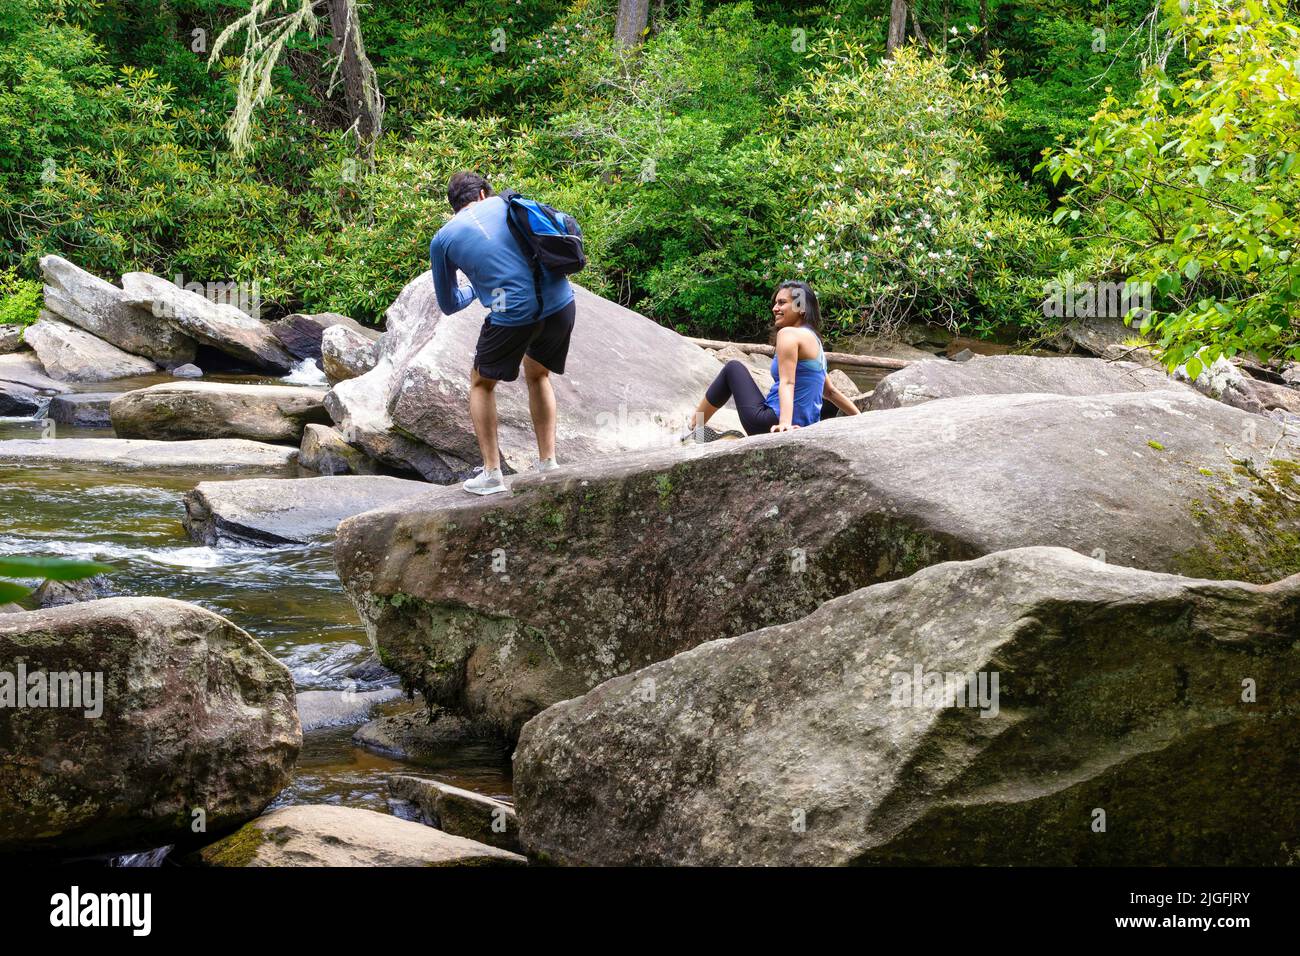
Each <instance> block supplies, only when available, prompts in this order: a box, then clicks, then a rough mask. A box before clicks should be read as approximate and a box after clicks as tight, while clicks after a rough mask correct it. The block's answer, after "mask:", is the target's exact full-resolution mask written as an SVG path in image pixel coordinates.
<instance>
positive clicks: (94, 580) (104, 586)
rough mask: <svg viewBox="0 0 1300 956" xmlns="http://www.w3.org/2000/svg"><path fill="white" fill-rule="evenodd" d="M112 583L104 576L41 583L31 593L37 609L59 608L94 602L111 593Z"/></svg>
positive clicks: (97, 575)
mask: <svg viewBox="0 0 1300 956" xmlns="http://www.w3.org/2000/svg"><path fill="white" fill-rule="evenodd" d="M112 588H113V582H112V581H111V580H109V577H108V575H106V574H96V575H94V576H93V577H89V578H82V579H80V580H77V581H42V582H41V584H40V586H39V587H37V589H36V590H35V591H34V592H32V596H33V598H34V599H35V601H36V606H37V607H59V606H60V605H63V604H76V603H77V602H78V601H95V600H98V599H99V598H102V597H106V596H107V595H108V594H109V593H111V591H112Z"/></svg>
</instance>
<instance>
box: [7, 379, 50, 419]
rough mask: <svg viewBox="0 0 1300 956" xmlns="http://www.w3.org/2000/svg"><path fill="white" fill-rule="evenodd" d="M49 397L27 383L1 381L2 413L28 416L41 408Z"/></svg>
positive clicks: (16, 416) (18, 416)
mask: <svg viewBox="0 0 1300 956" xmlns="http://www.w3.org/2000/svg"><path fill="white" fill-rule="evenodd" d="M46 401H47V397H46V396H44V395H42V394H41V393H40V392H38V391H36V390H35V389H33V388H28V387H27V386H26V385H19V384H17V383H16V382H0V415H11V416H13V417H15V418H27V417H29V416H31V415H35V414H36V413H37V412H39V411H40V410H41V406H42V405H44V404H45V403H46Z"/></svg>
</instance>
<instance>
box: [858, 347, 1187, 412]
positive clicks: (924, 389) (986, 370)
mask: <svg viewBox="0 0 1300 956" xmlns="http://www.w3.org/2000/svg"><path fill="white" fill-rule="evenodd" d="M1186 387H1187V386H1184V385H1182V384H1181V383H1179V382H1176V381H1174V380H1173V379H1171V378H1170V377H1169V376H1168V375H1166V374H1165V373H1164V372H1163V371H1160V370H1159V369H1152V368H1147V367H1145V366H1142V365H1138V364H1137V363H1135V362H1107V361H1105V360H1103V359H1097V358H1081V357H1074V356H1068V357H1067V356H1062V357H1060V358H1044V357H1041V356H1035V355H989V356H984V357H981V358H975V359H972V360H971V361H969V362H949V361H945V360H943V359H930V360H928V361H923V362H917V363H916V364H914V365H909V366H908V367H907V368H905V369H900V370H899V371H897V372H892V373H890V374H889V375H887V376H885V378H884V379H883V380H882V381H881V382H880V384H879V385H877V386H876V389H875V394H873V395H872V396H871V402H870V403H869V405H868V406H867V407H868V408H869V409H870V410H872V411H880V410H883V409H888V408H903V407H905V406H908V405H919V404H921V403H922V402H932V401H934V400H936V399H940V398H960V397H962V396H966V395H1015V394H1027V393H1031V392H1032V393H1043V394H1049V395H1109V394H1115V393H1118V392H1141V391H1151V390H1158V391H1171V390H1172V391H1181V390H1182V389H1184V388H1186Z"/></svg>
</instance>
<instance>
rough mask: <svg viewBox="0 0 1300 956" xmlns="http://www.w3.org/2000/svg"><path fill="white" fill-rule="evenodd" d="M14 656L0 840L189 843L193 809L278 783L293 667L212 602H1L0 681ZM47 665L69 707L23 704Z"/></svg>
mask: <svg viewBox="0 0 1300 956" xmlns="http://www.w3.org/2000/svg"><path fill="white" fill-rule="evenodd" d="M19 668H22V669H23V671H24V672H25V674H26V685H23V684H22V683H19V685H18V686H19V688H20V689H21V691H22V692H24V693H25V695H26V703H25V705H18V706H15V705H14V704H13V702H12V701H9V700H6V704H5V716H4V719H3V720H0V754H4V759H3V760H0V852H5V853H13V852H22V851H45V852H51V853H60V854H73V853H91V852H113V853H126V852H130V851H133V850H143V849H149V848H152V847H157V846H162V845H165V844H187V843H192V841H193V840H194V838H195V828H194V824H195V822H196V821H199V822H202V823H203V825H204V826H205V827H206V830H207V833H209V834H219V833H222V832H226V831H229V830H231V829H233V828H235V827H237V826H239V825H240V824H242V823H243V822H244V821H246V820H249V819H251V818H253V817H255V816H256V815H257V814H258V813H259V812H261V810H262V809H263V808H264V807H265V806H266V805H267V804H268V803H269V802H270V801H271V799H272V798H273V797H274V796H275V795H276V794H277V793H278V792H279V791H280V790H281V789H282V788H283V787H284V786H285V785H286V784H287V783H288V782H289V774H290V771H291V769H292V767H293V764H294V761H295V760H296V759H297V755H298V748H299V745H300V743H301V732H300V731H299V728H298V716H297V712H296V711H295V709H294V694H293V680H292V678H291V677H290V675H289V671H288V669H287V668H285V666H284V665H283V664H281V663H280V662H278V661H277V660H275V658H273V657H272V656H271V655H270V654H268V653H267V652H266V651H265V650H263V649H262V647H261V645H260V644H258V643H257V641H255V640H254V639H253V638H252V637H250V636H249V635H248V634H247V633H246V632H244V631H242V630H240V629H239V628H238V627H236V626H235V625H233V624H231V623H230V622H229V621H227V620H226V619H225V618H223V617H220V616H219V615H217V614H214V613H212V612H211V611H207V610H204V609H203V608H200V607H197V606H195V605H192V604H186V603H184V602H182V601H174V600H171V599H170V598H142V597H117V598H106V599H104V600H100V601H87V602H83V603H77V604H69V605H65V606H62V607H55V608H50V609H47V610H42V611H31V612H24V613H18V614H5V615H0V672H3V673H0V695H3V694H4V693H6V690H5V687H6V682H5V677H6V675H16V674H17V673H18V669H19ZM58 675H73V679H72V680H71V682H70V683H66V682H65V683H59V685H58V686H59V688H60V701H61V702H64V703H66V702H68V701H72V700H73V699H74V698H73V697H72V696H71V693H70V688H73V687H75V688H77V689H78V690H81V691H83V696H82V697H81V698H80V702H79V705H76V706H49V701H50V700H52V699H53V698H52V697H47V698H46V700H45V703H44V704H34V703H33V698H32V696H31V695H32V694H33V692H34V689H35V688H38V687H44V688H46V689H47V690H48V689H49V688H50V687H52V686H54V684H55V681H54V678H55V677H56V676H58ZM83 676H84V678H85V681H84V682H83V681H82V677H83ZM13 680H16V677H13V678H10V681H11V682H10V683H9V685H8V687H9V691H8V692H9V693H13V691H14V689H15V688H14V685H13V683H12V681H13ZM85 691H89V697H88V696H85V695H84V692H85Z"/></svg>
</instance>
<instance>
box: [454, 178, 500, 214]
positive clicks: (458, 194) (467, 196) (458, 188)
mask: <svg viewBox="0 0 1300 956" xmlns="http://www.w3.org/2000/svg"><path fill="white" fill-rule="evenodd" d="M479 193H484V194H485V195H488V196H491V195H492V187H491V186H489V185H488V181H487V180H486V179H484V178H483V177H482V176H480V175H479V174H478V173H471V172H459V173H456V174H455V175H454V176H452V177H451V179H450V180H449V181H448V183H447V202H449V203H451V209H452V212H460V211H461V210H462V209H464V208H465V207H466V206H468V205H469V204H470V203H472V202H473V201H474V200H476V199H478V194H479Z"/></svg>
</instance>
